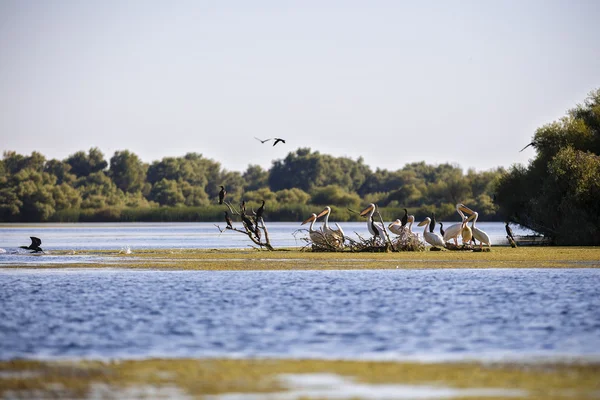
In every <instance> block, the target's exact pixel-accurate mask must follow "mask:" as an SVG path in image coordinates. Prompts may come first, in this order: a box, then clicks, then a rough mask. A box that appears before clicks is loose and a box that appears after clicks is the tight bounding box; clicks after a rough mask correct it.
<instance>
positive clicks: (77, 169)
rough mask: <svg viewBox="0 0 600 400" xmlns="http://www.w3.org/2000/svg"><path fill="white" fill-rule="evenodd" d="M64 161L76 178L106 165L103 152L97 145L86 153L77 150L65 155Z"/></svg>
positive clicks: (101, 168)
mask: <svg viewBox="0 0 600 400" xmlns="http://www.w3.org/2000/svg"><path fill="white" fill-rule="evenodd" d="M65 161H66V163H67V164H69V165H70V166H71V173H73V174H75V176H77V177H78V178H79V177H82V176H88V175H90V174H93V173H95V172H100V171H103V170H104V169H105V168H106V167H107V165H108V163H107V162H106V160H105V159H104V154H102V152H101V151H100V149H98V148H97V147H92V148H91V149H90V150H89V151H88V154H85V152H83V151H78V152H76V153H75V154H72V155H70V156H69V157H67V159H66V160H65Z"/></svg>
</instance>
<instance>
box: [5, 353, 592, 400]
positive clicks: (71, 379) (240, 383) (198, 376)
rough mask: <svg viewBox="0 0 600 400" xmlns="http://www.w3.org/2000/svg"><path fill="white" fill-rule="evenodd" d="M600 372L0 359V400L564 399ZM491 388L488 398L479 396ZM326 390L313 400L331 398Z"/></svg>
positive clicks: (475, 365)
mask: <svg viewBox="0 0 600 400" xmlns="http://www.w3.org/2000/svg"><path fill="white" fill-rule="evenodd" d="M599 373H600V363H597V362H596V363H584V362H578V361H575V362H570V363H559V362H548V363H535V364H530V363H515V362H508V363H503V362H492V363H480V362H448V363H419V362H405V361H354V360H322V359H271V358H258V359H255V358H246V359H228V358H183V359H168V358H154V359H143V360H129V359H119V360H110V361H98V360H82V361H39V360H11V361H2V362H0V396H2V397H4V398H6V397H11V396H12V397H21V398H22V397H28V396H33V397H44V398H65V397H66V398H94V397H95V395H96V394H97V390H98V388H102V390H103V391H104V393H105V394H106V396H105V397H102V398H123V397H127V398H129V397H130V396H131V397H132V398H144V396H139V397H138V396H133V395H132V392H131V390H135V391H136V392H135V393H138V392H139V391H143V392H144V395H145V396H148V397H150V398H154V396H152V395H149V393H150V394H156V393H160V392H162V391H167V394H168V396H167V397H168V398H186V399H187V398H198V397H201V396H206V395H212V396H217V397H216V398H228V397H227V396H228V395H231V394H236V396H238V397H236V398H240V399H246V398H248V399H251V398H252V399H253V398H261V397H260V396H261V395H263V396H266V395H267V394H269V396H271V395H272V396H275V397H273V398H277V399H279V398H300V397H301V396H297V397H296V396H294V393H296V392H297V391H298V390H309V389H310V388H311V387H312V388H314V380H317V381H318V382H320V384H321V385H324V380H326V379H329V380H330V381H333V382H334V383H335V385H334V388H333V389H335V390H339V389H340V385H346V386H347V388H346V389H348V390H352V388H353V387H354V388H355V389H356V388H357V387H359V386H360V388H362V389H364V388H367V389H368V390H367V391H366V392H362V391H361V395H358V394H355V393H354V394H353V393H349V394H348V396H347V397H343V398H378V397H377V393H380V392H381V390H383V389H385V388H388V389H389V388H397V390H401V389H406V388H412V389H413V390H432V389H435V388H437V389H439V388H444V389H445V390H453V391H456V396H452V397H462V396H461V393H462V392H461V391H465V390H468V391H474V390H482V392H481V397H486V398H488V397H491V398H494V399H504V398H527V399H559V398H565V395H566V394H567V393H568V395H567V398H591V397H594V396H597V394H598V391H599V390H600V382H599V381H598V380H597V377H598V374H599ZM284 378H294V379H295V382H296V384H295V385H292V386H289V385H286V383H285V382H286V381H285V379H284ZM311 380H312V382H311ZM311 385H312V386H311ZM357 385H359V386H357ZM494 390H495V392H493V393H494V395H493V396H488V395H484V394H485V393H488V392H490V391H494ZM515 390H517V391H518V392H514V391H515ZM327 393H329V392H323V393H322V395H321V397H318V398H328V396H327ZM331 393H336V392H331ZM369 393H371V394H372V396H370V395H369ZM431 393H436V392H435V391H432V392H431ZM465 393H466V392H465ZM515 393H517V394H518V395H517V396H515ZM221 396H223V397H221ZM363 396H364V397H363ZM442 397H443V396H442ZM469 397H470V396H469ZM311 398H313V397H311ZM335 398H339V397H337V396H336V397H335ZM385 398H388V397H385ZM394 398H396V397H394ZM398 398H403V397H398ZM428 398H438V397H436V396H434V395H432V396H431V397H428ZM444 398H447V397H444Z"/></svg>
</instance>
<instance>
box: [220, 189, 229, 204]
mask: <svg viewBox="0 0 600 400" xmlns="http://www.w3.org/2000/svg"><path fill="white" fill-rule="evenodd" d="M226 194H227V190H225V187H224V186H221V191H220V192H219V204H223V199H224V198H225V195H226Z"/></svg>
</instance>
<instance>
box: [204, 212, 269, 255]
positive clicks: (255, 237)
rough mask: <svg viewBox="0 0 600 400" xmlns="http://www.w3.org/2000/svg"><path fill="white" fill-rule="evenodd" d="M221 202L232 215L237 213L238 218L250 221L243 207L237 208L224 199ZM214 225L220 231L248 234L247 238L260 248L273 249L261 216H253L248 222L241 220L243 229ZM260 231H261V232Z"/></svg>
mask: <svg viewBox="0 0 600 400" xmlns="http://www.w3.org/2000/svg"><path fill="white" fill-rule="evenodd" d="M223 204H225V205H226V206H227V208H229V212H231V214H232V215H238V216H240V218H242V219H247V220H249V221H250V219H249V218H248V217H247V216H246V215H243V214H244V212H245V211H244V209H242V210H237V209H235V208H234V207H233V206H232V205H231V203H228V202H226V201H224V202H223ZM244 208H245V207H244ZM244 217H245V218H244ZM249 225H250V226H249ZM215 226H216V227H217V228H218V229H219V231H220V232H225V231H226V230H232V231H236V232H239V233H242V234H244V235H246V236H248V238H249V239H250V240H251V241H252V243H254V244H255V245H257V246H259V247H260V248H261V249H262V248H263V247H264V248H265V249H267V250H269V251H274V250H275V249H274V248H273V246H271V241H270V239H269V231H268V229H267V226H266V225H265V221H264V219H263V218H262V216H261V217H260V218H255V220H254V223H251V221H250V223H248V222H243V223H242V226H243V229H239V228H235V227H231V228H230V227H226V228H225V229H222V228H221V227H220V226H219V225H217V224H215ZM261 231H262V233H261ZM263 233H264V234H263Z"/></svg>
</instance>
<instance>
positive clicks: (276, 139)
mask: <svg viewBox="0 0 600 400" xmlns="http://www.w3.org/2000/svg"><path fill="white" fill-rule="evenodd" d="M279 142H281V143H285V140H283V139H279V138H275V143H273V146H275V145H276V144H277V143H279Z"/></svg>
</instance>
